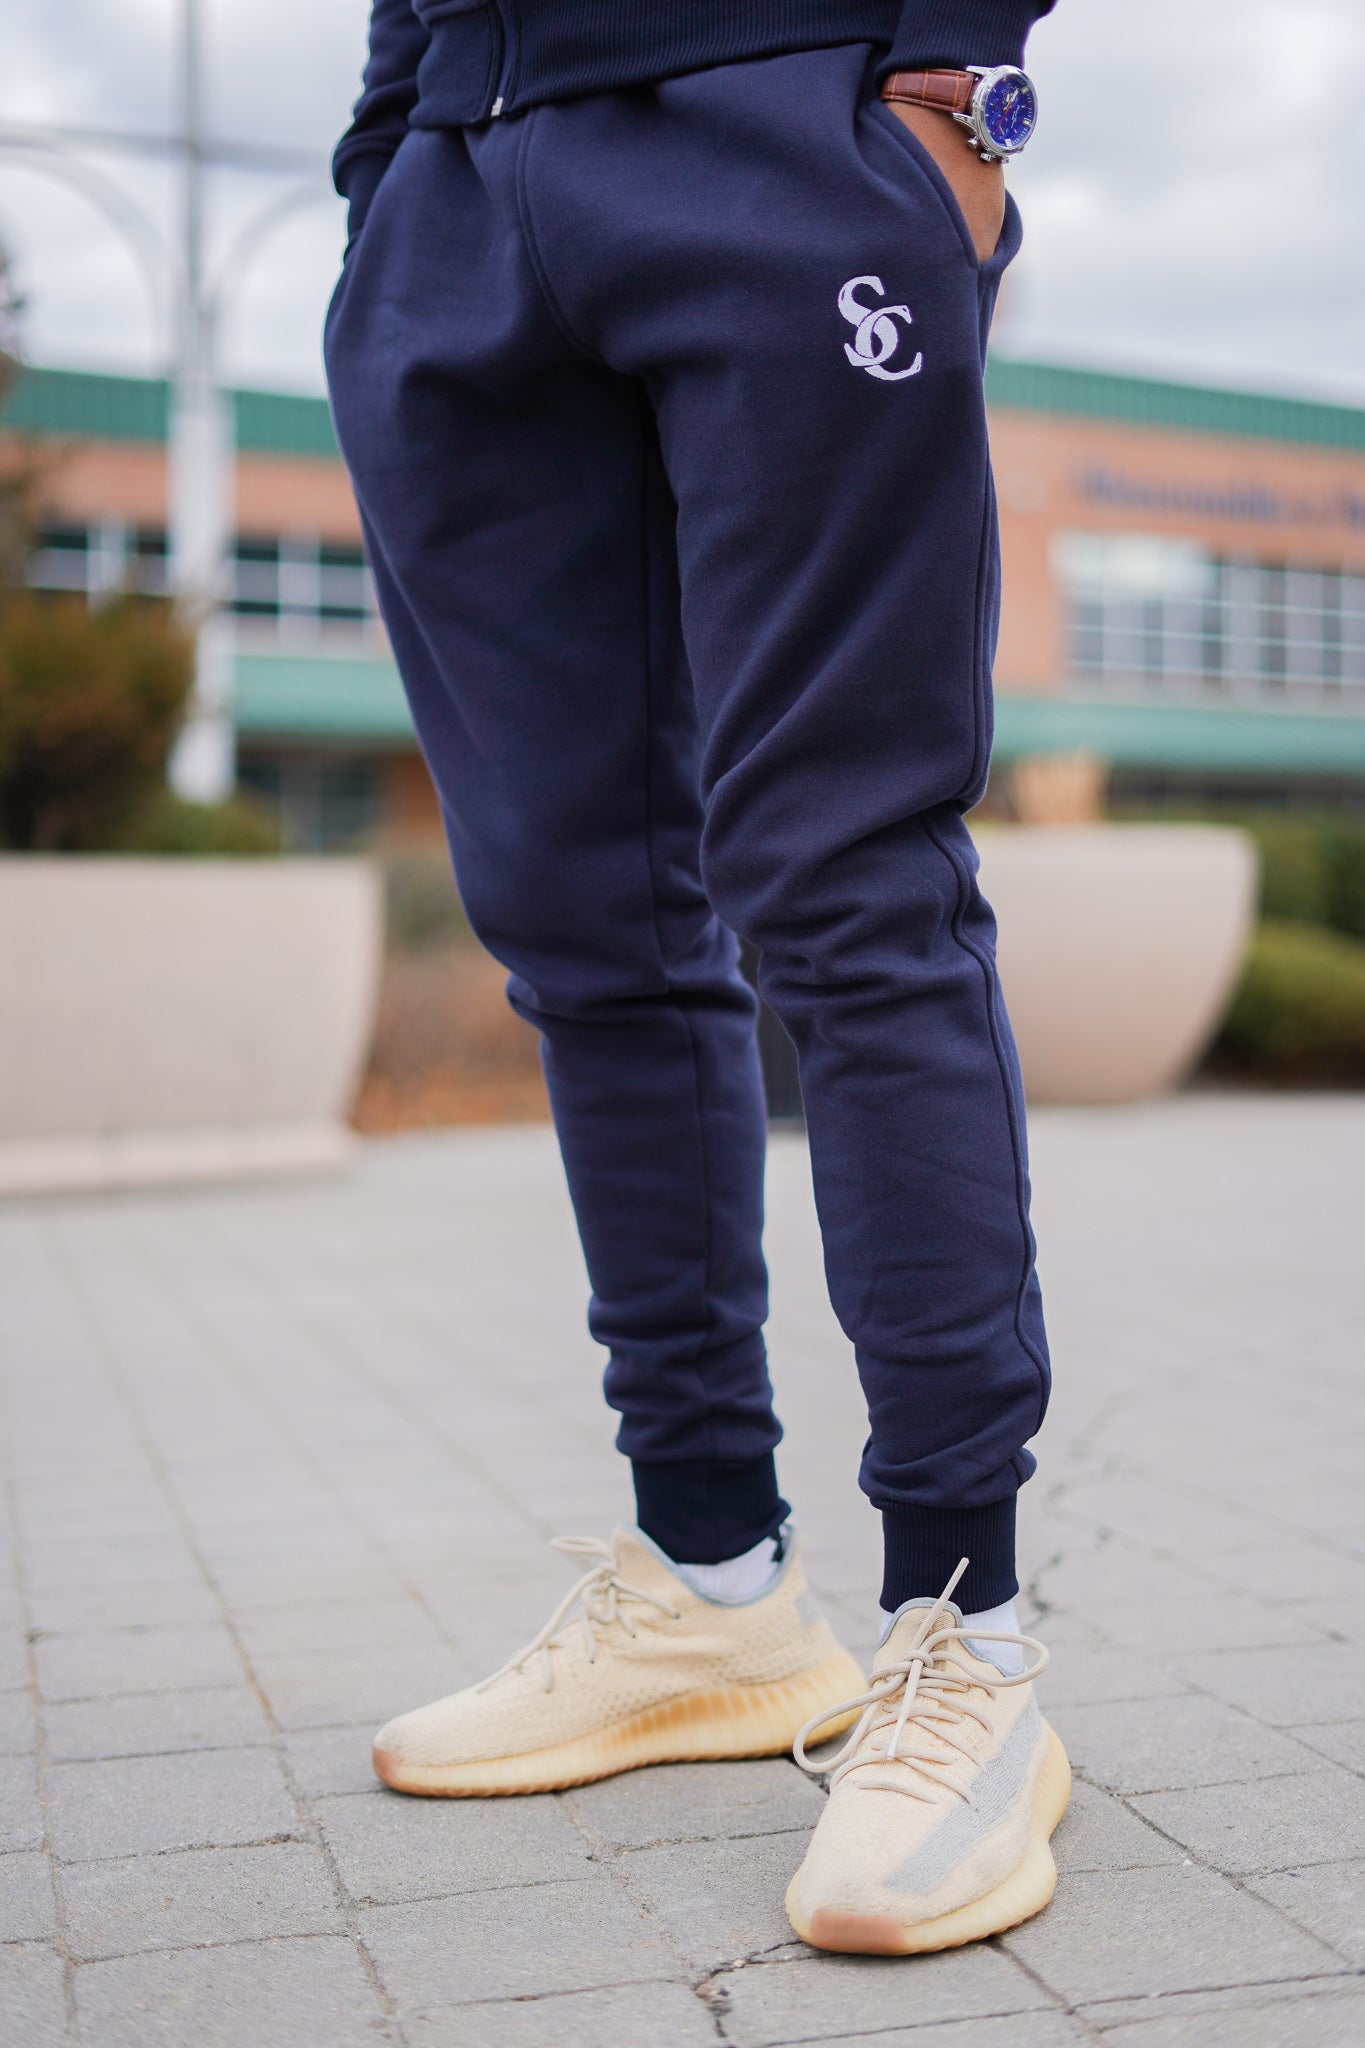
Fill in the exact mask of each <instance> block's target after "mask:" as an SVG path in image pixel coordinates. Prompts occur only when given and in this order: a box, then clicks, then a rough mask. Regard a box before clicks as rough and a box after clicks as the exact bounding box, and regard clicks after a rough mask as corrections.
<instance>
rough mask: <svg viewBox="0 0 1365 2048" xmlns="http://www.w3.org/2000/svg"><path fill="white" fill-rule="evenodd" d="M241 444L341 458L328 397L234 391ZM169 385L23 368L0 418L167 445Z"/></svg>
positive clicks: (31, 427)
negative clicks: (333, 430)
mask: <svg viewBox="0 0 1365 2048" xmlns="http://www.w3.org/2000/svg"><path fill="white" fill-rule="evenodd" d="M232 403H233V410H234V417H235V422H236V429H237V446H238V447H239V448H244V449H250V450H251V451H252V453H253V454H262V455H265V454H268V455H313V456H322V457H324V458H326V459H329V460H331V461H333V462H335V461H336V460H337V444H336V437H335V436H334V434H333V433H332V420H331V415H330V414H329V412H328V410H327V401H326V399H325V398H306V397H299V396H295V395H292V394H290V393H288V392H283V391H234V392H233V394H232ZM169 411H170V388H169V386H168V385H167V383H166V380H165V379H164V377H105V376H91V375H88V374H87V373H86V372H85V371H84V370H34V369H25V370H23V371H21V373H20V375H19V376H18V377H17V378H16V380H15V385H14V389H13V391H12V392H11V393H10V395H9V398H8V400H7V402H6V404H5V406H4V408H3V411H0V422H3V424H4V425H5V426H8V427H16V428H19V429H20V430H22V431H23V432H26V433H31V434H64V435H71V436H72V437H74V438H76V439H79V440H96V441H151V442H164V440H165V439H166V423H167V418H168V415H169Z"/></svg>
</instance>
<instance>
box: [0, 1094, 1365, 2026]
mask: <svg viewBox="0 0 1365 2048" xmlns="http://www.w3.org/2000/svg"><path fill="white" fill-rule="evenodd" d="M1035 1157H1036V1179H1037V1183H1038V1214H1039V1223H1040V1229H1041V1231H1042V1233H1043V1235H1044V1239H1045V1244H1046V1253H1047V1256H1046V1268H1045V1279H1046V1281H1047V1283H1048V1287H1049V1292H1050V1305H1051V1315H1052V1324H1053V1330H1054V1340H1055V1349H1056V1352H1057V1357H1058V1366H1059V1375H1058V1378H1059V1387H1058V1394H1057V1398H1056V1401H1055V1404H1054V1409H1053V1418H1052V1421H1051V1423H1050V1426H1049V1430H1048V1433H1047V1437H1046V1439H1045V1444H1044V1453H1045V1467H1044V1472H1043V1474H1042V1475H1041V1476H1040V1478H1039V1479H1038V1480H1037V1481H1036V1482H1035V1483H1034V1485H1032V1486H1031V1487H1030V1488H1029V1489H1028V1490H1027V1493H1026V1495H1025V1499H1026V1502H1027V1516H1026V1522H1025V1544H1026V1550H1025V1556H1026V1560H1027V1567H1028V1570H1029V1571H1030V1573H1031V1574H1032V1576H1031V1580H1030V1585H1029V1592H1030V1598H1031V1603H1032V1605H1031V1609H1030V1612H1031V1613H1033V1612H1037V1613H1039V1614H1040V1615H1041V1621H1040V1624H1039V1626H1040V1630H1041V1632H1042V1633H1043V1634H1045V1635H1046V1636H1047V1637H1048V1638H1049V1640H1050V1641H1051V1643H1052V1645H1053V1647H1054V1653H1055V1667H1054V1670H1053V1672H1052V1673H1050V1674H1049V1676H1048V1678H1047V1679H1046V1680H1045V1681H1044V1692H1045V1704H1046V1705H1047V1706H1048V1708H1049V1711H1050V1712H1051V1713H1052V1715H1053V1717H1054V1719H1055V1720H1056V1722H1057V1724H1058V1726H1059V1727H1060V1728H1061V1730H1062V1732H1063V1734H1064V1736H1065V1739H1066V1741H1067V1744H1068V1746H1069V1748H1070V1750H1071V1753H1072V1756H1073V1758H1074V1759H1075V1762H1076V1766H1077V1775H1078V1785H1077V1791H1076V1798H1075V1803H1074V1806H1073V1809H1072V1812H1071V1814H1070V1815H1069V1816H1068V1818H1067V1820H1066V1821H1065V1822H1064V1823H1063V1826H1062V1829H1061V1830H1060V1832H1059V1834H1058V1838H1057V1847H1058V1856H1059V1862H1060V1863H1061V1865H1062V1868H1063V1871H1064V1875H1063V1878H1062V1882H1061V1887H1060V1889H1059V1891H1058V1895H1057V1899H1056V1901H1055V1903H1054V1905H1053V1906H1052V1908H1051V1910H1050V1911H1049V1912H1048V1913H1047V1914H1045V1915H1044V1916H1043V1917H1042V1918H1041V1919H1039V1920H1036V1921H1034V1922H1033V1923H1032V1924H1031V1925H1029V1926H1028V1927H1026V1928H1023V1929H1021V1930H1019V1931H1018V1932H1017V1933H1015V1934H1013V1935H1011V1936H1009V1937H1007V1938H1006V1939H1004V1940H1002V1941H999V1942H995V1943H992V1944H990V1945H988V1946H984V1947H977V1948H974V1949H971V1950H967V1951H960V1952H958V1953H956V1954H954V1955H950V1956H945V1957H933V1958H926V1959H924V1960H919V1961H913V1962H909V1963H884V1962H879V1961H871V1960H868V1961H863V1960H836V1959H830V1958H820V1957H816V1956H814V1955H812V1954H811V1953H810V1952H808V1951H805V1950H803V1949H802V1947H801V1946H800V1944H798V1943H795V1942H793V1941H792V1940H791V1939H790V1938H789V1934H788V1930H787V1928H786V1926H785V1922H784V1920H783V1916H782V1910H781V1898H782V1891H783V1887H784V1885H785V1882H786V1878H787V1875H788V1873H789V1871H790V1870H791V1868H792V1867H793V1865H794V1863H795V1861H796V1860H797V1859H798V1857H799V1854H800V1850H801V1845H802V1839H803V1835H804V1833H805V1831H806V1830H807V1828H808V1827H809V1825H810V1823H811V1821H812V1819H813V1817H814V1814H815V1812H816V1811H817V1810H818V1806H819V1800H820V1797H821V1795H820V1793H819V1792H818V1791H817V1790H816V1789H814V1788H813V1787H811V1786H809V1785H808V1784H807V1783H806V1782H804V1781H803V1780H802V1779H801V1778H800V1777H799V1776H798V1774H797V1773H796V1771H795V1769H794V1767H793V1766H791V1765H790V1764H788V1763H785V1762H782V1761H773V1762H770V1763H759V1764H752V1765H718V1766H708V1767H701V1766H695V1767H694V1766H689V1767H683V1768H675V1769H671V1770H661V1771H653V1772H649V1773H640V1774H637V1775H636V1776H634V1777H632V1778H627V1779H618V1780H616V1781H614V1782H612V1783H609V1784H606V1785H600V1786H596V1787H592V1788H588V1789H585V1790H583V1791H580V1792H575V1793H571V1794H567V1795H564V1796H562V1797H559V1798H547V1799H534V1800H523V1801H518V1802H510V1801H508V1802H502V1801H499V1802H490V1803H487V1804H483V1803H479V1802H473V1801H471V1802H460V1803H454V1804H444V1803H436V1804H425V1803H422V1802H420V1801H407V1800H403V1799H399V1798H396V1797H394V1796H393V1795H391V1794H387V1793H384V1792H381V1791H380V1790H378V1789H377V1788H376V1787H375V1786H374V1785H373V1784H372V1783H371V1781H370V1779H369V1776H368V1773H367V1757H366V1752H367V1737H368V1735H369V1732H370V1730H371V1728H372V1726H373V1724H374V1723H375V1722H376V1721H377V1720H378V1719H379V1718H380V1717H381V1716H382V1715H385V1714H387V1713H389V1712H390V1711H393V1710H395V1709H399V1708H402V1707H405V1706H408V1705H412V1704H415V1703H417V1702H418V1701H420V1700H423V1699H426V1698H428V1697H430V1696H431V1695H433V1694H435V1693H437V1692H440V1691H444V1690H447V1689H449V1688H450V1687H451V1686H452V1685H453V1684H456V1683H459V1682H463V1681H464V1680H466V1679H469V1678H472V1677H475V1676H476V1675H479V1674H481V1673H483V1672H485V1671H486V1670H487V1669H488V1668H490V1666H491V1665H492V1664H493V1662H495V1661H500V1660H501V1659H502V1657H503V1656H504V1654H505V1653H506V1652H507V1651H508V1650H509V1649H510V1648H511V1647H513V1646H515V1645H516V1644H517V1643H518V1642H520V1641H523V1640H525V1638H526V1637H527V1636H528V1635H530V1634H531V1633H532V1632H533V1631H534V1629H535V1628H536V1627H537V1626H538V1624H539V1623H540V1622H541V1620H542V1619H543V1618H544V1615H545V1613H546V1611H547V1608H548V1604H549V1602H550V1600H551V1599H552V1597H554V1595H555V1591H556V1588H557V1587H558V1586H559V1585H560V1584H561V1583H562V1574H563V1572H564V1570H565V1569H566V1568H565V1567H564V1566H563V1565H562V1564H561V1563H559V1562H556V1561H551V1560H550V1559H549V1558H548V1557H547V1555H546V1554H545V1553H544V1551H543V1550H542V1547H541V1546H542V1544H543V1541H544V1539H545V1537H547V1536H548V1535H550V1534H551V1533H553V1532H555V1531H565V1530H567V1531H578V1530H586V1531H603V1530H605V1529H606V1528H607V1527H608V1526H609V1525H610V1523H611V1521H612V1519H613V1518H614V1517H620V1516H624V1515H625V1514H626V1512H627V1508H628V1496H627V1492H626V1489H625V1487H624V1485H623V1483H622V1474H621V1472H620V1471H619V1470H618V1469H617V1465H616V1461H615V1457H614V1454H613V1452H612V1450H611V1446H610V1427H609V1423H608V1420H607V1418H606V1416H605V1414H604V1413H603V1411H602V1410H601V1409H600V1407H599V1405H598V1402H597V1400H596V1398H595V1393H594V1385H595V1380H596V1373H597V1362H596V1357H595V1354H594V1352H593V1350H592V1347H591V1346H590V1345H589V1344H588V1343H587V1341H586V1339H584V1338H583V1337H582V1336H580V1334H579V1331H580V1327H581V1320H582V1318H581V1305H580V1302H581V1289H582V1282H581V1276H580V1271H579V1266H578V1259H577V1252H576V1247H575V1244H574V1240H573V1237H572V1234H571V1230H570V1226H569V1221H568V1217H567V1213H566V1208H565V1203H564V1200H563V1196H562V1194H561V1190H560V1185H559V1180H558V1174H557V1169H556V1167H555V1165H554V1162H553V1158H552V1155H551V1151H550V1147H549V1141H548V1137H547V1135H546V1134H545V1133H544V1132H543V1131H540V1130H522V1131H512V1132H497V1133H488V1134H471V1135H463V1136H452V1137H443V1138H435V1139H416V1140H402V1141H398V1142H396V1143H390V1144H386V1145H382V1146H375V1147H373V1148H372V1149H370V1150H369V1151H368V1153H367V1154H366V1156H365V1158H364V1159H363V1161H362V1163H361V1165H360V1167H359V1170H358V1171H357V1172H356V1173H355V1174H354V1175H353V1176H352V1177H350V1178H349V1179H347V1180H344V1181H338V1182H336V1183H334V1184H330V1185H316V1186H311V1187H307V1188H296V1189H293V1190H289V1191H279V1190H260V1189H257V1190H251V1191H237V1192H232V1193H215V1194H199V1195H192V1196H180V1197H178V1198H170V1197H157V1198H150V1197H139V1198H137V1199H127V1200H116V1201H103V1202H83V1203H74V1202H73V1203H63V1204H56V1205H48V1206H42V1207H34V1208H32V1209H29V1210H27V1211H25V1210H15V1209H9V1210H3V1211H0V1358H2V1359H3V1365H4V1379H5V1382H6V1384H7V1392H8V1416H7V1419H6V1422H5V1430H4V1438H5V1445H6V1449H7V1452H8V1456H9V1460H10V1465H11V1472H10V1500H11V1506H12V1529H13V1537H14V1549H13V1556H12V1560H9V1561H7V1562H6V1564H5V1566H4V1571H5V1574H6V1576H5V1578H4V1580H3V1585H2V1586H0V1602H3V1613H2V1616H0V1620H2V1623H3V1629H2V1632H0V1752H3V1755H2V1756H0V1844H2V1845H3V1848H4V1850H5V1851H6V1852H7V1853H4V1854H3V1855H0V1923H2V1924H0V1940H3V1941H4V1943H5V1944H6V1945H5V1946H3V1947H0V2038H3V2040H4V2041H5V2042H6V2043H7V2044H8V2043H14V2044H15V2048H46V2044H49V2043H56V2042H67V2041H71V2040H79V2041H81V2042H84V2043H85V2044H87V2048H125V2044H127V2048H134V2044H135V2048H353V2044H360V2043H365V2044H376V2048H377V2044H380V2043H390V2044H397V2043H407V2044H410V2048H446V2044H460V2048H572V2044H574V2043H584V2044H591V2048H618V2044H619V2048H643V2044H659V2048H692V2044H696V2048H701V2044H704V2043H714V2042H716V2041H718V2040H719V2041H723V2042H730V2043H733V2044H736V2048H760V2044H775V2043H792V2042H798V2041H801V2042H806V2041H819V2042H823V2043H826V2044H830V2043H837V2042H844V2041H853V2040H858V2041H871V2042H873V2043H875V2044H879V2048H892V2044H895V2043H907V2044H913V2048H940V2044H942V2048H948V2044H958V2043H960V2044H961V2048H1061V2044H1064V2043H1071V2042H1080V2041H1096V2040H1102V2041H1103V2042H1104V2043H1106V2044H1107V2048H1168V2044H1180V2048H1185V2044H1188V2048H1259V2044H1267V2048H1269V2044H1273V2048H1296V2044H1304V2048H1310V2044H1311V2048H1330V2044H1335V2043H1342V2044H1345V2043H1359V2042H1362V2041H1365V1883H1363V1882H1362V1880H1363V1879H1365V1783H1362V1779H1363V1778H1365V1512H1363V1509H1362V1502H1363V1500H1365V1487H1363V1486H1362V1472H1365V1386H1363V1385H1362V1380H1363V1378H1365V1367H1363V1366H1362V1356H1361V1342H1360V1331H1361V1327H1362V1318H1361V1308H1362V1301H1361V1296H1362V1293H1363V1292H1365V1261H1362V1259H1361V1256H1360V1244H1361V1221H1362V1206H1363V1205H1362V1178H1363V1177H1365V1168H1363V1167H1362V1162H1363V1161H1365V1102H1362V1101H1360V1100H1356V1101H1351V1102H1346V1101H1340V1100H1337V1101H1330V1100H1317V1101H1303V1102H1294V1101H1265V1100H1255V1099H1239V1098H1235V1097H1221V1096H1203V1097H1192V1098H1187V1099H1185V1100H1183V1101H1179V1102H1176V1103H1173V1104H1168V1105H1162V1106H1158V1107H1155V1108H1150V1109H1143V1110H1138V1111H1116V1112H1103V1113H1095V1112H1092V1113H1074V1112H1072V1113H1060V1112H1053V1113H1051V1114H1045V1115H1041V1116H1039V1117H1038V1118H1037V1120H1036V1129H1035ZM772 1178H773V1187H772V1228H771V1247H772V1255H773V1264H774V1268H775V1278H776V1283H777V1301H778V1310H777V1314H776V1316H775V1320H774V1351H775V1356H776V1362H777V1369H778V1378H779V1390H780V1395H781V1404H782V1408H783V1411H784V1414H785V1416H786V1419H787V1422H788V1426H789V1445H788V1449H787V1452H786V1459H785V1467H784V1471H785V1477H786V1483H787V1489H788V1492H789V1493H790V1494H791V1495H792V1497H793V1498H794V1499H795V1500H796V1501H797V1502H798V1504H799V1511H800V1514H801V1516H802V1519H803V1522H804V1524H805V1527H806V1530H807V1535H808V1540H809V1545H810V1557H811V1563H812V1567H813V1573H814V1577H815V1579H816V1581H817V1583H818V1585H819V1586H820V1588H821V1589H822V1591H823V1593H824V1594H825V1596H826V1599H827V1602H828V1605H829V1607H830V1610H831V1612H832V1613H833V1614H834V1615H835V1616H836V1618H837V1619H838V1620H839V1622H840V1623H841V1624H842V1626H843V1627H844V1629H845V1631H846V1633H847V1635H848V1638H849V1640H850V1642H851V1643H853V1644H854V1646H855V1647H860V1648H866V1647H867V1645H868V1642H869V1638H870V1633H871V1607H872V1601H873V1594H874V1590H875V1587H876V1583H877V1580H876V1548H877V1544H876V1527H875V1519H874V1517H873V1516H872V1514H871V1512H870V1511H869V1510H867V1509H866V1508H864V1507H863V1506H862V1504H861V1502H860V1499H859V1497H858V1496H857V1494H856V1493H855V1491H854V1488H853V1471H854V1467H855V1463H856V1455H857V1449H858V1444H859V1439H860V1434H861V1423H860V1418H859V1413H858V1402H857V1396H856V1393H855V1388H854V1381H853V1376H852V1372H851V1369H850V1368H849V1366H848V1363H847V1360H846V1357H845V1352H844V1346H843V1343H842V1340H841V1339H840V1337H839V1335H838V1332H837V1331H836V1330H835V1329H834V1328H833V1326H832V1325H831V1322H830V1318H829V1314H828V1310H827V1309H826V1307H825V1305H824V1302H823V1297H822V1291H821V1287H820V1280H819V1262H818V1253H817V1246H816V1240H815V1235H814V1226H813V1222H812V1216H811V1210H810V1201H809V1192H808V1185H807V1177H806V1163H805V1155H804V1152H803V1150H802V1148H801V1146H800V1145H799V1143H797V1142H796V1141H794V1140H791V1139H785V1140H778V1141H777V1142H776V1144H775V1146H774V1159H773V1176H772Z"/></svg>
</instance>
